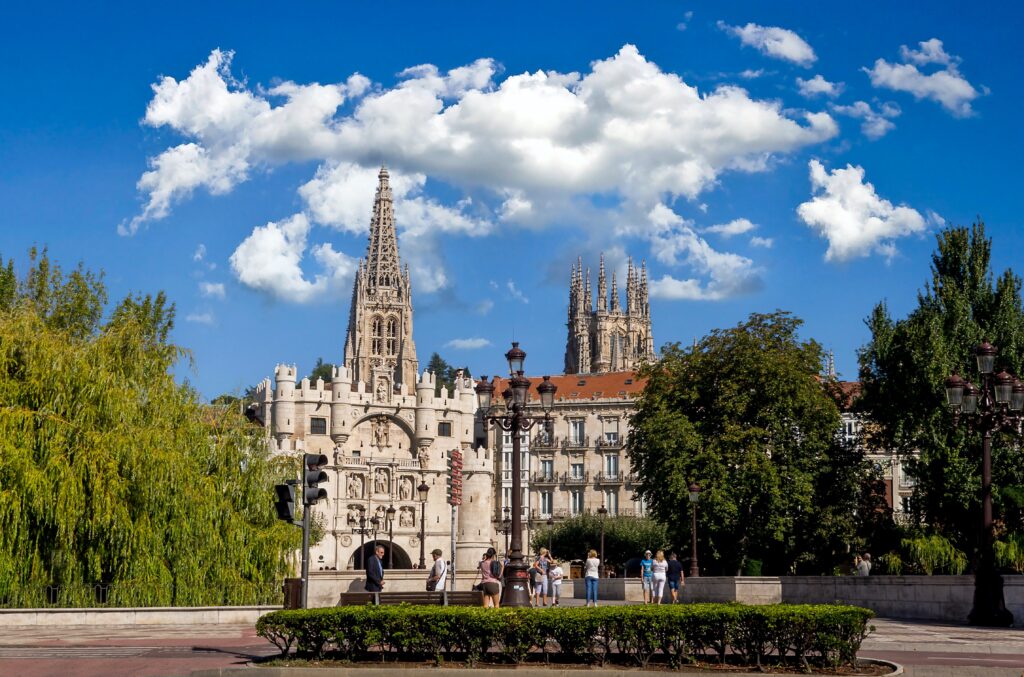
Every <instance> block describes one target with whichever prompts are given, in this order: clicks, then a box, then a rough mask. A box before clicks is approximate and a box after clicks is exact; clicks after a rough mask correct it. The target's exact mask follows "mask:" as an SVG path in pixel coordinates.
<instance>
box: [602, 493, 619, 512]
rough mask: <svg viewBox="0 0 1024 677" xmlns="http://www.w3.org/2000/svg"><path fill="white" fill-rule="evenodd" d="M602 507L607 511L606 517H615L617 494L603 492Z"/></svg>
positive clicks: (617, 502)
mask: <svg viewBox="0 0 1024 677" xmlns="http://www.w3.org/2000/svg"><path fill="white" fill-rule="evenodd" d="M604 507H605V508H607V509H608V515H609V516H610V517H615V516H616V515H618V514H619V492H617V491H606V492H604Z"/></svg>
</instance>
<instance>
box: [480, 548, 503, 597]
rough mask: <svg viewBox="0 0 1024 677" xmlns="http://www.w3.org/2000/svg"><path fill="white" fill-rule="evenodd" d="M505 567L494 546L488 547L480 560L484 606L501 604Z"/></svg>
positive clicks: (481, 590)
mask: <svg viewBox="0 0 1024 677" xmlns="http://www.w3.org/2000/svg"><path fill="white" fill-rule="evenodd" d="M504 568H505V567H503V566H502V565H501V562H499V561H498V553H497V552H496V551H495V550H494V548H487V552H485V553H484V558H483V559H482V560H480V592H481V593H483V606H484V607H485V608H486V607H494V608H495V609H497V608H498V607H500V606H501V584H500V583H499V581H500V580H501V573H502V571H503V570H504Z"/></svg>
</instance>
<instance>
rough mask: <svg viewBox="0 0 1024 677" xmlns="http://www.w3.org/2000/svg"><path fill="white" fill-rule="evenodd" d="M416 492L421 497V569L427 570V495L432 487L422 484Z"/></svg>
mask: <svg viewBox="0 0 1024 677" xmlns="http://www.w3.org/2000/svg"><path fill="white" fill-rule="evenodd" d="M416 491H417V492H419V495H420V569H426V568H427V557H426V550H425V548H426V544H425V541H426V539H427V522H426V518H427V514H426V513H427V494H428V493H430V487H428V486H427V483H426V482H420V485H419V486H418V487H416Z"/></svg>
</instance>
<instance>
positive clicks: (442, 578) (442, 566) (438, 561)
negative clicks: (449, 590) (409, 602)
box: [427, 548, 448, 592]
mask: <svg viewBox="0 0 1024 677" xmlns="http://www.w3.org/2000/svg"><path fill="white" fill-rule="evenodd" d="M430 555H431V557H433V558H434V564H433V566H431V567H430V575H428V576H427V590H429V591H430V592H433V591H434V590H444V584H445V582H446V581H447V580H448V564H447V563H446V562H445V561H444V557H442V555H443V553H442V552H441V549H440V548H434V550H433V551H431V553H430Z"/></svg>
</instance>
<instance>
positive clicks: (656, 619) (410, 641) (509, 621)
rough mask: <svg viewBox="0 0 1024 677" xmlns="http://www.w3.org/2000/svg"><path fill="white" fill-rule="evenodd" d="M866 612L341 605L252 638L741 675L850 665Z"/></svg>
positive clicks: (268, 627) (356, 652)
mask: <svg viewBox="0 0 1024 677" xmlns="http://www.w3.org/2000/svg"><path fill="white" fill-rule="evenodd" d="M872 616H873V613H872V612H871V611H870V610H868V609H862V608H859V607H850V606H833V605H788V604H778V605H770V606H745V605H742V604H686V605H665V606H616V607H601V608H599V609H587V608H565V609H532V608H526V609H497V610H494V609H483V608H477V607H424V606H409V605H400V606H383V607H375V606H351V607H336V608H328V609H305V610H290V611H276V612H273V613H270V614H267V615H265V616H263V617H262V618H260V619H259V621H258V622H257V623H256V630H257V632H258V634H259V635H260V636H261V637H265V638H267V639H268V640H270V641H271V642H273V643H274V645H276V646H277V647H278V649H280V650H281V653H282V655H287V654H289V653H290V652H291V651H292V650H293V649H294V651H295V653H296V655H298V656H302V657H311V658H323V657H328V658H338V659H341V660H347V661H358V660H370V659H371V658H372V659H373V660H381V659H385V658H387V657H388V656H391V657H393V658H395V659H423V660H432V661H434V662H435V663H438V664H440V663H441V662H443V661H451V660H462V661H465V662H467V663H469V664H470V665H473V664H475V663H477V662H478V661H480V660H481V659H483V658H485V657H487V658H489V659H492V660H500V661H502V662H505V663H510V664H514V665H518V664H521V663H524V662H527V661H528V660H530V658H531V656H533V657H536V658H540V657H543V658H544V659H545V660H550V658H551V656H552V655H558V656H559V658H560V659H561V660H568V661H571V662H577V663H593V664H604V663H605V662H608V661H611V662H616V663H625V664H632V665H636V666H639V667H645V666H647V665H648V664H649V663H650V662H651V661H652V660H661V661H664V662H666V663H668V664H669V665H671V666H675V667H678V666H681V665H683V664H686V663H693V662H695V661H698V660H704V661H707V660H718V661H719V662H722V661H724V660H725V658H726V656H727V655H728V656H730V657H731V658H732V659H733V660H738V661H739V662H741V663H743V664H744V665H748V666H751V667H754V666H762V665H764V664H765V663H768V662H770V663H773V664H778V663H787V662H792V663H795V664H796V665H798V666H799V667H801V668H802V669H808V668H809V667H810V666H811V665H812V664H813V665H819V666H830V667H835V666H842V665H852V664H853V662H854V660H855V658H856V655H857V650H858V649H859V648H860V644H861V642H862V641H863V639H864V637H865V636H866V635H867V632H868V629H867V622H868V620H869V619H870V618H871V617H872Z"/></svg>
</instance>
